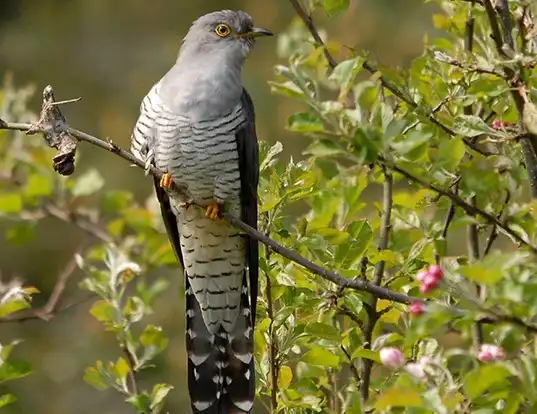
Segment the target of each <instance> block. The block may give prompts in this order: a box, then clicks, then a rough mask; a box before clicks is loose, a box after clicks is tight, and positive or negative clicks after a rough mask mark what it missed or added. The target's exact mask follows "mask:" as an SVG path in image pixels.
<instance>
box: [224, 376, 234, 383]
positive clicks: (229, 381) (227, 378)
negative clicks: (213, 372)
mask: <svg viewBox="0 0 537 414" xmlns="http://www.w3.org/2000/svg"><path fill="white" fill-rule="evenodd" d="M232 382H233V380H232V379H231V377H226V384H227V385H229V384H231V383H232Z"/></svg>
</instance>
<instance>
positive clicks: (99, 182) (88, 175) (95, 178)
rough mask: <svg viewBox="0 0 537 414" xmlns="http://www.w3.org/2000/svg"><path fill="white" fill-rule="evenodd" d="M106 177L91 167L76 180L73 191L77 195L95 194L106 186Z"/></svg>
mask: <svg viewBox="0 0 537 414" xmlns="http://www.w3.org/2000/svg"><path fill="white" fill-rule="evenodd" d="M104 182H105V181H104V178H103V177H102V175H101V173H100V172H99V171H98V170H96V169H91V170H88V171H86V172H85V173H84V174H82V175H81V176H80V177H79V178H78V179H77V180H76V182H75V185H74V186H73V188H72V189H71V193H72V194H73V196H75V197H81V196H88V195H91V194H95V193H96V192H97V191H99V190H100V189H101V188H103V186H104Z"/></svg>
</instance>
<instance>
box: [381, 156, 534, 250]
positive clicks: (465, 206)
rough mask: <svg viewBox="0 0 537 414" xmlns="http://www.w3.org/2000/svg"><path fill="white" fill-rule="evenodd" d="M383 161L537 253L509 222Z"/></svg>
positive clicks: (404, 175)
mask: <svg viewBox="0 0 537 414" xmlns="http://www.w3.org/2000/svg"><path fill="white" fill-rule="evenodd" d="M382 162H384V163H385V164H386V166H387V167H388V168H390V169H391V170H392V171H395V172H398V173H399V174H401V175H402V176H403V177H405V178H407V179H409V180H410V181H413V182H415V183H417V184H420V185H421V186H422V187H425V188H428V189H429V190H432V191H434V192H435V193H437V194H439V195H442V196H445V197H447V198H449V199H450V200H452V201H453V202H454V203H455V204H456V205H457V206H459V207H462V209H463V210H464V211H465V212H466V214H468V215H469V216H472V217H482V218H484V219H485V220H486V221H487V222H488V223H489V224H493V225H495V226H496V227H498V228H499V229H502V230H503V231H504V232H505V233H506V234H508V235H509V236H510V237H511V238H513V239H514V240H516V242H517V243H518V244H519V245H520V246H525V247H527V248H528V249H530V250H531V251H532V253H535V254H537V246H535V245H533V244H531V243H530V242H528V241H527V240H524V238H522V236H520V235H519V234H518V233H516V232H515V231H514V230H513V229H512V228H510V227H509V226H508V225H507V224H504V223H502V222H500V220H498V218H496V217H494V216H493V215H492V214H490V213H487V212H486V211H484V210H481V209H480V208H478V207H476V206H472V205H471V204H468V203H467V202H466V201H464V200H463V199H462V198H461V197H460V196H458V195H457V194H454V193H452V192H450V191H448V190H444V189H442V188H440V187H437V186H436V185H434V184H430V183H428V182H427V181H425V180H423V179H421V178H418V177H416V176H414V175H412V174H411V173H409V172H408V171H405V170H404V169H402V168H401V167H399V166H397V165H394V164H390V163H387V162H386V161H385V160H382Z"/></svg>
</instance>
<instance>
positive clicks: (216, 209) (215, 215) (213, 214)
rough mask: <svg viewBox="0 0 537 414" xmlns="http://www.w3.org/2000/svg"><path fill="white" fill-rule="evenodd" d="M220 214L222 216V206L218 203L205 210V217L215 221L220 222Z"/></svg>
mask: <svg viewBox="0 0 537 414" xmlns="http://www.w3.org/2000/svg"><path fill="white" fill-rule="evenodd" d="M219 214H220V204H218V203H213V204H209V205H208V206H207V207H206V208H205V217H208V218H210V219H211V220H215V221H216V220H218V219H219Z"/></svg>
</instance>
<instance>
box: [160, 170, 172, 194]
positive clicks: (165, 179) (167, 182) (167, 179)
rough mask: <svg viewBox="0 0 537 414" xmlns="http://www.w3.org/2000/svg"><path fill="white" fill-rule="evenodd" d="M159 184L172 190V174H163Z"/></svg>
mask: <svg viewBox="0 0 537 414" xmlns="http://www.w3.org/2000/svg"><path fill="white" fill-rule="evenodd" d="M159 185H160V186H161V187H162V188H164V189H165V190H171V189H172V186H173V181H172V176H171V175H170V174H168V173H164V174H162V178H161V179H160V183H159Z"/></svg>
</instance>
